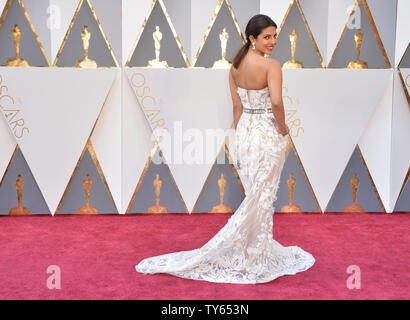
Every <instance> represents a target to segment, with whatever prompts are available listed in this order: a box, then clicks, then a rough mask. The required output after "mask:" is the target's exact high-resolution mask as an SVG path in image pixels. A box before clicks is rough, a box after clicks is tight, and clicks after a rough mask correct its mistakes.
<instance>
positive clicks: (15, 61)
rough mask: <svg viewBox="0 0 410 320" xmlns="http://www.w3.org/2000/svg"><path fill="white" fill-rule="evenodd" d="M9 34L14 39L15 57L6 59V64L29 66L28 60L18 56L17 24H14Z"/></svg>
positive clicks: (18, 32) (18, 37)
mask: <svg viewBox="0 0 410 320" xmlns="http://www.w3.org/2000/svg"><path fill="white" fill-rule="evenodd" d="M11 35H12V36H13V40H14V51H15V53H16V57H15V58H13V59H9V60H7V63H6V66H7V67H29V66H30V65H29V64H28V62H27V61H26V60H24V59H22V58H20V38H21V31H20V29H19V27H18V25H17V24H15V25H14V29H13V30H12V31H11Z"/></svg>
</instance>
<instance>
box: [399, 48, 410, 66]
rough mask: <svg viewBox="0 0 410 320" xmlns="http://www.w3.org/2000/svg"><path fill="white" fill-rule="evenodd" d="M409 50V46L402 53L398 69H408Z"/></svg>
mask: <svg viewBox="0 0 410 320" xmlns="http://www.w3.org/2000/svg"><path fill="white" fill-rule="evenodd" d="M409 52H410V50H409V46H408V45H407V49H406V51H405V52H404V55H403V58H402V60H401V62H400V64H399V66H398V67H399V68H410V53H409Z"/></svg>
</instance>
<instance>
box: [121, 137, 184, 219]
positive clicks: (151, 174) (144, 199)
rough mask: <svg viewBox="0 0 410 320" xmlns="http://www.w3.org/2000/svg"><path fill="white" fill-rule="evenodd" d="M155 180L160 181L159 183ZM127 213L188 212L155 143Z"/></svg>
mask: <svg viewBox="0 0 410 320" xmlns="http://www.w3.org/2000/svg"><path fill="white" fill-rule="evenodd" d="M155 180H156V181H160V182H159V184H158V183H157V182H156V181H155ZM156 192H159V193H158V196H159V206H157V203H156ZM159 207H161V208H162V209H159ZM150 208H152V210H150ZM127 213H188V210H187V208H186V205H185V203H184V201H183V199H182V197H181V194H180V192H179V190H178V187H177V185H176V184H175V181H174V178H173V177H172V174H171V172H170V171H169V168H168V165H167V164H166V162H165V159H164V157H163V154H162V152H161V150H160V148H159V147H158V145H157V144H155V145H154V147H153V149H152V151H151V154H150V156H149V158H148V161H147V164H146V166H145V169H144V171H143V173H142V175H141V177H140V180H139V182H138V184H137V187H136V189H135V192H134V195H133V197H132V200H131V203H130V204H129V206H128V209H127Z"/></svg>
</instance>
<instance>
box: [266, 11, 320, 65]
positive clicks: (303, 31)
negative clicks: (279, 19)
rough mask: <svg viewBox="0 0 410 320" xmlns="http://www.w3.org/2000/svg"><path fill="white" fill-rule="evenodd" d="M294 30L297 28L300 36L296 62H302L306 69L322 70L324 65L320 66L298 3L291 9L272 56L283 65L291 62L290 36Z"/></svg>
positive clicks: (297, 44)
mask: <svg viewBox="0 0 410 320" xmlns="http://www.w3.org/2000/svg"><path fill="white" fill-rule="evenodd" d="M278 28H279V26H278ZM293 28H295V31H296V33H297V35H298V41H297V43H296V54H295V60H296V61H299V62H301V63H302V64H303V66H304V67H305V68H321V67H322V65H321V64H320V59H319V56H318V54H317V52H316V49H315V47H314V45H313V42H312V40H311V39H310V37H309V33H308V30H307V28H306V26H305V24H304V22H303V19H302V15H301V14H300V11H299V8H298V6H297V4H296V3H294V4H293V6H292V8H291V9H290V12H289V14H288V16H287V18H286V21H285V23H284V25H283V27H282V30H281V31H280V34H279V37H278V42H277V45H276V47H275V49H274V51H273V53H272V55H271V56H272V57H273V58H275V59H277V60H278V61H279V62H280V64H281V65H283V64H284V63H285V62H286V61H288V60H291V58H292V56H291V49H290V40H289V35H290V34H291V33H292V30H293Z"/></svg>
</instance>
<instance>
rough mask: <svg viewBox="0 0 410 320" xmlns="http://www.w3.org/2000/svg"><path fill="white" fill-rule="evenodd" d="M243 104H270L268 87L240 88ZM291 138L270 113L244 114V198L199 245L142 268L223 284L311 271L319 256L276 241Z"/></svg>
mask: <svg viewBox="0 0 410 320" xmlns="http://www.w3.org/2000/svg"><path fill="white" fill-rule="evenodd" d="M238 94H239V96H240V98H241V101H242V104H243V107H244V108H250V109H252V108H254V109H262V108H263V109H265V110H266V109H267V108H269V107H271V103H270V97H269V89H268V88H267V87H266V88H264V89H261V90H245V89H242V88H238ZM286 143H287V138H286V137H284V136H282V135H281V134H279V133H278V131H277V130H276V127H275V126H274V116H273V113H271V112H265V113H242V115H241V118H240V120H239V122H238V124H237V128H236V131H235V143H234V151H233V158H234V159H233V160H234V165H235V167H236V169H237V171H238V174H239V176H240V178H241V181H242V183H243V185H244V187H245V194H246V196H245V198H244V200H243V201H242V203H241V204H240V206H239V207H238V208H237V210H236V211H235V213H234V214H233V215H232V216H231V217H230V218H229V220H228V222H227V224H226V225H225V226H224V227H223V228H222V229H221V230H220V231H219V232H218V233H217V235H215V236H214V237H213V238H212V239H210V240H209V241H208V242H207V243H206V244H205V245H204V246H202V247H201V248H199V249H194V250H188V251H181V252H174V253H169V254H164V255H160V256H156V257H151V258H147V259H144V260H143V261H141V262H140V263H139V264H138V265H137V266H136V270H137V271H138V272H142V273H147V274H153V273H169V274H172V275H175V276H178V277H181V278H186V279H195V280H205V281H210V282H223V283H253V284H255V283H264V282H269V281H271V280H273V279H276V278H277V277H280V276H282V275H291V274H296V273H297V272H301V271H305V270H307V269H309V268H310V267H311V266H312V265H313V264H314V263H315V258H314V257H313V256H312V255H311V254H310V253H308V252H306V251H304V250H303V249H301V248H299V247H297V246H289V247H284V246H282V245H281V244H279V243H278V242H277V241H276V240H274V239H273V231H272V229H273V211H274V208H273V203H274V202H275V200H276V194H277V191H278V187H279V179H280V174H281V171H282V168H283V165H284V162H285V148H286Z"/></svg>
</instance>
